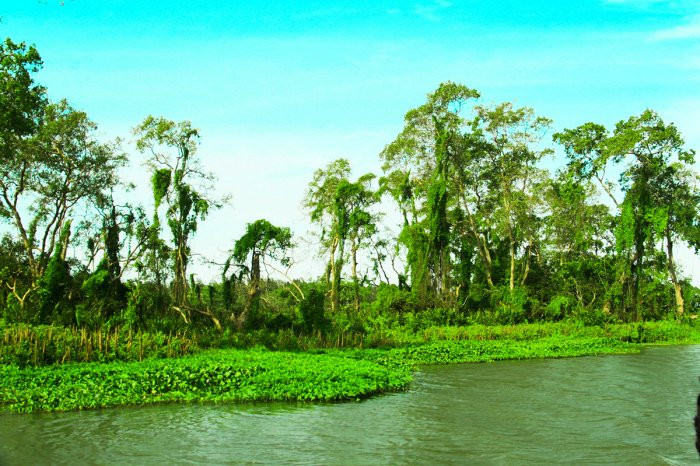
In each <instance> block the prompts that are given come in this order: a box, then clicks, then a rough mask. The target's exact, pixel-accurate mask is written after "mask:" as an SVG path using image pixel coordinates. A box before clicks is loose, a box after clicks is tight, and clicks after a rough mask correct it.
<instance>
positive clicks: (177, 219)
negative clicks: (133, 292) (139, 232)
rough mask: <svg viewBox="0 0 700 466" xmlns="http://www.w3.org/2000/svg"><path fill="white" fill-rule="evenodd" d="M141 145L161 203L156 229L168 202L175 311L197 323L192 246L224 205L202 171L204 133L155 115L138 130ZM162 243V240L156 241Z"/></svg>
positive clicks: (156, 212)
mask: <svg viewBox="0 0 700 466" xmlns="http://www.w3.org/2000/svg"><path fill="white" fill-rule="evenodd" d="M134 134H135V135H136V136H137V138H138V139H137V141H136V147H137V149H138V150H139V151H141V152H142V153H146V152H147V153H148V154H149V155H148V159H147V163H148V165H149V167H150V168H151V170H152V173H153V176H152V183H153V196H154V201H155V209H156V211H155V213H154V225H155V229H156V230H157V228H158V225H159V220H158V208H159V207H160V205H161V203H162V202H163V201H165V205H166V209H165V216H166V218H167V221H168V226H169V227H170V233H171V236H172V243H173V249H172V254H173V287H172V295H173V308H174V309H175V310H176V311H178V312H179V313H180V314H181V315H182V317H183V319H184V320H185V321H189V320H190V319H191V309H189V306H188V304H189V303H188V296H187V266H188V263H189V260H190V256H191V251H190V246H189V242H190V239H191V237H192V235H194V234H195V233H196V231H197V227H198V225H199V222H200V221H203V220H204V219H205V218H206V216H207V214H208V213H209V210H210V208H212V207H218V204H217V202H216V201H214V200H212V199H211V198H210V197H209V196H208V195H207V190H208V189H209V188H210V184H211V182H212V180H213V179H214V177H213V175H211V174H210V173H207V172H205V171H203V170H202V168H201V164H200V162H199V159H198V158H197V157H196V151H197V146H198V143H199V132H198V131H197V129H195V128H193V127H192V125H191V123H190V122H189V121H182V122H179V123H176V122H174V121H171V120H167V119H165V118H163V117H153V116H149V117H147V118H146V119H144V120H143V122H141V124H139V125H138V126H137V127H136V128H134ZM156 243H157V241H156Z"/></svg>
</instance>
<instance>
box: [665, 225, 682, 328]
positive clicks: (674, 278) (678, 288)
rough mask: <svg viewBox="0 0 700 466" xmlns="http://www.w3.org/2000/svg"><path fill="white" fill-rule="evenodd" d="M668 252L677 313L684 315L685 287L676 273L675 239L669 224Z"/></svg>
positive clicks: (679, 315)
mask: <svg viewBox="0 0 700 466" xmlns="http://www.w3.org/2000/svg"><path fill="white" fill-rule="evenodd" d="M666 252H667V254H668V274H669V275H670V276H671V282H672V283H673V289H674V291H675V296H676V314H677V315H678V317H682V316H683V314H684V313H685V301H684V300H683V289H682V288H681V284H680V283H679V282H678V276H677V275H676V264H675V262H674V260H673V240H672V238H671V230H670V229H669V227H668V225H667V226H666Z"/></svg>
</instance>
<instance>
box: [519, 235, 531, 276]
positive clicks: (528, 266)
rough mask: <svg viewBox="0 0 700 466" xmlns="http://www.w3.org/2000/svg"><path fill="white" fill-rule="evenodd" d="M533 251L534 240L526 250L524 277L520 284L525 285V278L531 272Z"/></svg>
mask: <svg viewBox="0 0 700 466" xmlns="http://www.w3.org/2000/svg"><path fill="white" fill-rule="evenodd" d="M531 251H532V242H529V243H528V244H527V249H526V250H525V270H524V271H523V278H522V280H520V286H525V280H527V276H528V274H529V273H530V253H531Z"/></svg>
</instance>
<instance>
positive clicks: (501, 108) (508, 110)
mask: <svg viewBox="0 0 700 466" xmlns="http://www.w3.org/2000/svg"><path fill="white" fill-rule="evenodd" d="M476 112H477V116H476V119H475V120H474V123H473V128H474V129H475V133H476V135H477V137H478V147H479V149H480V150H479V151H477V153H479V154H480V155H482V156H484V157H485V158H486V161H487V164H486V165H485V166H484V165H480V168H482V169H483V170H484V172H483V173H482V174H481V176H482V177H483V178H484V179H486V180H489V181H488V188H489V190H488V196H490V197H492V202H491V203H490V205H491V206H494V207H496V209H495V211H494V212H493V215H494V217H495V219H496V225H497V230H498V231H499V233H500V235H501V237H503V238H505V239H506V240H507V242H508V255H509V262H510V266H509V271H508V288H509V290H510V292H511V293H512V292H513V290H514V288H515V284H516V259H517V252H518V251H517V250H518V246H519V245H520V244H523V243H527V247H526V248H525V249H524V254H523V256H524V257H523V261H524V263H525V265H524V267H523V272H522V273H521V278H520V285H521V286H522V285H524V284H525V280H526V279H527V276H528V271H529V269H530V257H531V252H532V249H533V247H535V246H536V245H535V242H536V240H537V232H536V230H537V228H536V227H535V222H536V210H537V205H538V203H539V202H540V197H539V196H538V194H537V193H538V191H539V189H537V186H538V183H541V182H542V180H543V179H544V177H545V176H546V175H545V173H544V172H543V171H542V170H540V169H538V168H537V166H536V164H537V162H539V161H540V160H541V159H542V158H543V157H544V156H546V155H548V154H550V153H551V152H552V151H551V149H541V150H539V149H538V148H537V145H538V144H539V142H540V140H541V139H542V137H543V136H544V134H545V132H546V131H547V130H548V129H549V125H550V124H551V121H550V120H549V119H547V118H543V117H537V116H535V114H534V111H533V110H532V109H530V108H514V107H513V105H512V104H510V103H504V104H500V105H497V106H495V107H492V108H486V107H477V109H476ZM468 212H469V211H468Z"/></svg>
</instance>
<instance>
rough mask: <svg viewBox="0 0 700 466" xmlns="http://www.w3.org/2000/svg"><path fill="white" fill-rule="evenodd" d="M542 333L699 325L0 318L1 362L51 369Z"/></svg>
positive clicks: (694, 332)
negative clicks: (141, 322)
mask: <svg viewBox="0 0 700 466" xmlns="http://www.w3.org/2000/svg"><path fill="white" fill-rule="evenodd" d="M541 338H565V339H588V338H607V339H612V340H618V341H622V342H628V343H646V344H658V343H666V344H668V343H670V344H678V343H700V326H698V325H697V324H695V323H692V322H676V321H651V322H634V323H617V324H606V325H603V326H585V325H583V324H582V323H580V322H576V321H561V322H538V323H530V324H518V325H470V326H436V325H430V326H425V327H422V326H421V327H413V326H406V325H404V326H397V325H391V326H385V325H381V323H375V325H373V326H371V327H369V328H367V329H365V330H364V331H351V330H349V331H338V330H336V331H330V332H326V333H322V332H312V333H308V332H305V331H299V330H295V329H283V330H277V331H273V330H269V329H261V330H253V331H248V332H236V331H231V330H229V329H227V330H225V331H223V332H217V331H211V330H210V331H207V332H203V331H191V332H190V331H185V332H181V333H167V334H166V333H163V332H157V331H155V332H154V331H150V332H149V331H143V330H137V331H134V330H131V329H128V328H119V327H116V328H106V329H95V330H87V329H84V328H72V327H55V326H46V325H40V326H37V325H26V324H13V325H3V324H2V321H0V365H3V364H6V365H15V366H18V367H32V366H34V367H36V366H49V365H57V364H72V363H77V362H80V363H88V362H103V363H106V362H134V361H145V360H148V359H163V358H177V357H183V356H188V355H193V354H198V353H200V352H202V351H205V350H208V349H250V348H254V347H265V348H267V349H269V350H273V351H292V352H306V351H316V350H331V349H354V348H362V349H367V348H381V349H393V348H404V347H407V346H416V345H423V344H426V343H436V342H440V341H470V340H479V341H492V340H493V341H500V340H506V341H531V340H537V339H541Z"/></svg>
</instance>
